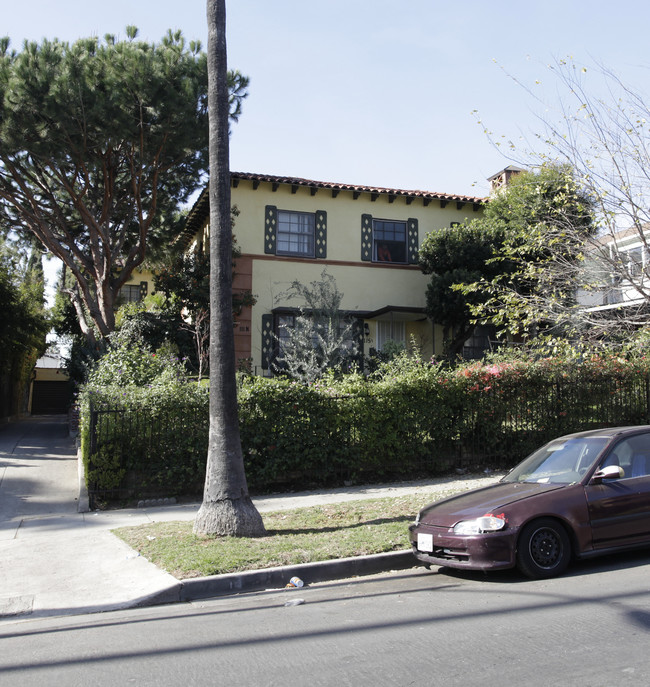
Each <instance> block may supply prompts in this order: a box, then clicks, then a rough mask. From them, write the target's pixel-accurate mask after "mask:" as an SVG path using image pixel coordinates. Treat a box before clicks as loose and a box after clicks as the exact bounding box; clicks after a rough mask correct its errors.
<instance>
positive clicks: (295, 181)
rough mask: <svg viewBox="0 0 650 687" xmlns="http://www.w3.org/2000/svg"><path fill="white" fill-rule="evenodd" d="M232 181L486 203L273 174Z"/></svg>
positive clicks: (235, 176)
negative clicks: (242, 180)
mask: <svg viewBox="0 0 650 687" xmlns="http://www.w3.org/2000/svg"><path fill="white" fill-rule="evenodd" d="M230 176H231V178H232V179H245V180H249V181H259V182H262V181H265V182H268V183H271V184H273V183H275V184H288V185H290V186H307V187H309V188H324V189H329V190H332V191H357V192H359V193H382V194H383V193H386V194H390V195H396V196H411V197H413V198H428V199H430V200H449V201H457V202H462V203H480V204H482V203H485V202H486V200H487V199H486V198H478V197H476V196H463V195H459V194H453V193H434V192H432V191H408V190H404V189H397V188H383V187H381V186H357V185H354V184H340V183H335V182H330V181H313V180H311V179H301V178H299V177H281V176H274V175H271V174H249V173H246V172H231V174H230Z"/></svg>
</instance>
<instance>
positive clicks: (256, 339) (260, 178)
mask: <svg viewBox="0 0 650 687" xmlns="http://www.w3.org/2000/svg"><path fill="white" fill-rule="evenodd" d="M231 192H232V204H233V205H234V206H236V207H237V209H238V210H239V215H238V216H237V218H236V221H235V227H234V234H235V236H236V240H237V245H238V248H239V249H240V250H241V257H239V258H237V261H236V269H235V280H234V283H233V288H234V289H242V290H250V291H251V292H252V294H253V295H254V296H255V298H256V303H255V305H254V306H252V307H250V308H246V309H245V311H244V312H242V314H241V315H240V316H239V318H238V321H237V324H236V329H235V339H236V343H235V348H236V356H237V358H238V359H239V360H242V359H243V360H249V361H250V363H251V366H252V369H253V371H255V372H257V373H258V374H259V373H268V372H269V371H270V369H271V365H272V360H273V355H274V351H276V350H277V338H276V337H277V336H280V335H281V333H282V331H283V329H284V328H285V327H289V326H291V324H292V321H293V318H294V317H295V315H296V312H297V308H298V307H300V306H302V305H303V304H302V303H298V302H291V301H289V300H287V298H286V296H284V295H283V294H284V293H285V292H286V291H287V289H288V287H289V286H290V284H291V282H293V281H295V280H297V281H299V282H301V283H302V284H305V285H307V284H310V283H311V282H314V281H318V280H319V279H320V278H321V274H322V272H323V270H326V271H327V273H328V274H330V275H332V276H333V277H334V279H335V280H336V284H337V287H338V289H339V291H340V292H342V293H343V294H344V297H343V302H342V308H343V310H344V312H345V314H346V315H348V316H349V317H351V318H354V319H355V320H356V321H357V322H358V327H357V331H358V333H359V343H360V344H362V347H363V349H362V350H363V352H364V354H365V355H367V354H368V353H369V351H370V349H372V348H374V349H375V350H381V349H382V347H383V346H384V345H385V343H386V342H387V341H389V340H392V341H396V342H402V343H408V342H409V341H410V339H411V337H414V339H415V340H416V342H417V343H418V345H419V346H420V349H421V350H422V352H423V354H424V355H427V356H430V355H433V354H434V353H435V352H440V349H441V345H442V332H441V330H440V328H439V327H437V326H436V325H435V324H434V323H433V322H431V321H430V320H429V319H428V318H427V316H426V314H425V302H426V299H425V294H426V288H427V284H428V277H427V276H425V275H423V274H422V273H421V272H420V269H419V267H418V265H417V262H418V249H419V247H420V244H421V242H422V240H423V238H424V237H425V235H426V234H427V233H429V232H432V231H437V230H439V229H441V228H443V227H449V226H451V225H453V224H454V223H457V222H462V221H464V220H465V219H468V218H469V219H471V218H473V217H476V216H478V214H479V213H480V212H482V208H483V206H484V204H485V202H486V199H485V198H477V197H470V196H462V195H453V194H448V193H433V192H427V191H406V190H401V189H391V188H374V187H369V186H354V185H348V184H340V183H330V182H322V181H311V180H308V179H296V178H290V177H279V176H271V175H264V174H243V173H236V172H233V173H231ZM208 224H209V201H208V194H207V189H206V190H204V192H203V193H202V194H201V196H200V197H199V199H198V200H197V202H196V203H195V205H194V207H193V208H192V210H191V212H190V215H189V217H188V221H187V224H186V232H185V237H186V246H187V249H188V250H207V247H208V241H209V226H208Z"/></svg>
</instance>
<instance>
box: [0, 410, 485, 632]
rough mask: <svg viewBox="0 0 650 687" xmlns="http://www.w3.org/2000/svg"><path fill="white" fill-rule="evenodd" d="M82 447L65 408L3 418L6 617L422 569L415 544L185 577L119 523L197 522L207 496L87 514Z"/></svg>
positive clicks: (262, 504) (264, 505)
mask: <svg viewBox="0 0 650 687" xmlns="http://www.w3.org/2000/svg"><path fill="white" fill-rule="evenodd" d="M496 479H498V476H497V475H493V476H489V477H483V478H479V479H476V478H471V477H459V478H458V479H441V480H435V481H428V482H413V483H401V484H393V485H386V486H380V487H375V486H372V487H350V488H346V489H341V490H334V489H330V490H324V491H318V492H305V493H301V494H295V493H294V494H282V495H271V496H266V497H262V498H257V499H254V501H255V504H256V506H257V508H258V509H259V510H260V512H262V513H263V512H269V511H274V510H283V509H291V508H298V507H301V506H312V505H320V504H325V503H335V502H341V501H350V500H358V499H366V498H376V497H381V496H399V495H402V494H406V493H435V492H436V491H441V490H443V489H444V490H446V489H449V488H461V489H462V488H471V487H474V486H480V485H482V484H489V483H491V482H494V481H495V480H496ZM79 496H80V494H79V481H78V471H77V454H76V449H75V445H74V442H73V440H72V439H70V438H69V437H68V436H67V422H66V418H65V417H61V416H43V417H35V418H30V419H28V420H24V421H22V422H19V423H13V424H10V425H4V426H0V581H1V585H2V586H1V587H0V619H1V618H15V616H27V617H38V616H52V615H71V614H78V613H90V612H98V611H108V610H117V609H122V608H130V607H135V606H143V605H151V604H156V603H171V602H178V601H188V600H191V599H197V598H208V597H211V596H217V595H219V594H223V593H232V592H239V591H251V590H254V589H266V588H276V587H283V586H284V585H285V584H286V582H287V581H288V580H289V579H290V578H291V577H292V576H293V575H298V576H299V577H302V578H303V579H304V580H305V581H306V582H308V583H309V582H318V581H322V580H326V579H337V578H346V577H350V576H354V575H359V574H368V573H375V572H380V571H383V570H391V569H399V568H405V567H412V566H413V565H415V564H416V561H415V559H414V558H413V557H412V556H411V554H410V552H397V553H394V554H381V555H379V556H367V557H361V558H355V559H346V560H344V561H326V562H323V563H311V564H306V565H303V566H292V567H286V568H279V569H272V570H265V571H254V572H250V573H242V574H234V575H220V576H214V577H208V578H200V579H195V580H187V581H184V582H180V581H178V580H177V579H176V578H174V577H172V576H171V575H169V574H168V573H166V572H164V571H163V570H160V569H159V568H157V567H156V566H155V565H153V564H151V563H149V562H148V561H147V560H146V559H144V558H142V557H141V556H139V555H138V554H137V553H136V552H134V551H133V550H132V549H131V548H130V547H129V546H127V545H126V544H124V543H123V542H122V541H121V540H120V539H118V538H117V537H116V536H115V535H113V534H112V533H111V531H110V530H111V529H114V528H117V527H123V526H135V525H141V524H145V523H151V522H160V521H165V520H191V519H193V518H194V516H195V514H196V511H197V510H198V508H199V505H200V504H198V503H197V504H191V505H174V506H164V507H157V508H137V509H127V510H116V511H98V512H86V513H79V512H78V501H79Z"/></svg>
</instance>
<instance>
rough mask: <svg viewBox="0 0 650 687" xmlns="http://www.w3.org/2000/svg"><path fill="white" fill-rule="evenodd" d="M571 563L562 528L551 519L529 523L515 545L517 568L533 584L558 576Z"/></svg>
mask: <svg viewBox="0 0 650 687" xmlns="http://www.w3.org/2000/svg"><path fill="white" fill-rule="evenodd" d="M570 560H571V542H570V541H569V535H568V534H567V533H566V530H565V529H564V527H563V526H562V525H561V524H560V523H559V522H557V521H556V520H552V519H551V518H540V519H539V520H534V521H533V522H529V523H528V524H527V525H526V526H525V527H524V529H523V530H522V531H521V535H520V536H519V542H518V545H517V567H518V568H519V570H521V572H522V573H523V574H524V575H526V576H527V577H530V578H531V579H533V580H539V579H542V578H545V577H555V576H556V575H561V574H562V573H563V572H564V571H565V570H566V568H567V566H568V565H569V561H570Z"/></svg>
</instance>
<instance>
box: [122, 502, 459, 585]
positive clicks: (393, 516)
mask: <svg viewBox="0 0 650 687" xmlns="http://www.w3.org/2000/svg"><path fill="white" fill-rule="evenodd" d="M458 491H459V490H452V489H450V490H447V491H444V492H440V491H438V492H436V493H435V494H433V493H431V494H415V495H410V496H400V497H394V498H382V499H372V500H360V501H348V502H345V503H337V504H331V505H325V506H317V507H312V508H298V509H296V510H288V511H276V512H272V513H262V517H263V519H264V524H265V526H266V530H267V535H266V536H265V537H261V538H256V539H248V538H235V537H198V536H196V535H194V534H193V533H192V524H193V523H192V522H191V521H190V522H160V523H153V524H151V525H142V526H139V527H122V528H120V529H118V530H114V532H115V534H116V535H117V536H118V537H120V538H121V539H123V540H124V541H125V542H126V543H127V544H129V546H131V547H132V548H133V549H135V550H136V551H138V552H140V554H141V555H142V556H144V557H145V558H147V559H148V560H149V561H151V562H152V563H154V564H155V565H157V566H158V567H159V568H161V569H163V570H166V571H167V572H169V573H170V574H171V575H173V576H174V577H176V578H177V579H186V578H190V577H202V576H205V575H219V574H223V573H229V572H240V571H243V570H259V569H262V568H271V567H275V566H279V565H292V564H296V563H308V562H312V561H323V560H330V559H335V558H347V557H349V556H363V555H368V554H373V553H383V552H386V551H400V550H404V549H408V548H410V544H409V540H408V531H407V528H408V525H409V523H410V522H412V521H413V519H414V518H415V515H416V513H417V512H418V510H419V509H420V508H422V507H423V506H424V505H426V504H427V503H430V502H431V501H433V500H438V499H440V498H443V497H445V496H450V495H451V494H453V493H458Z"/></svg>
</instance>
